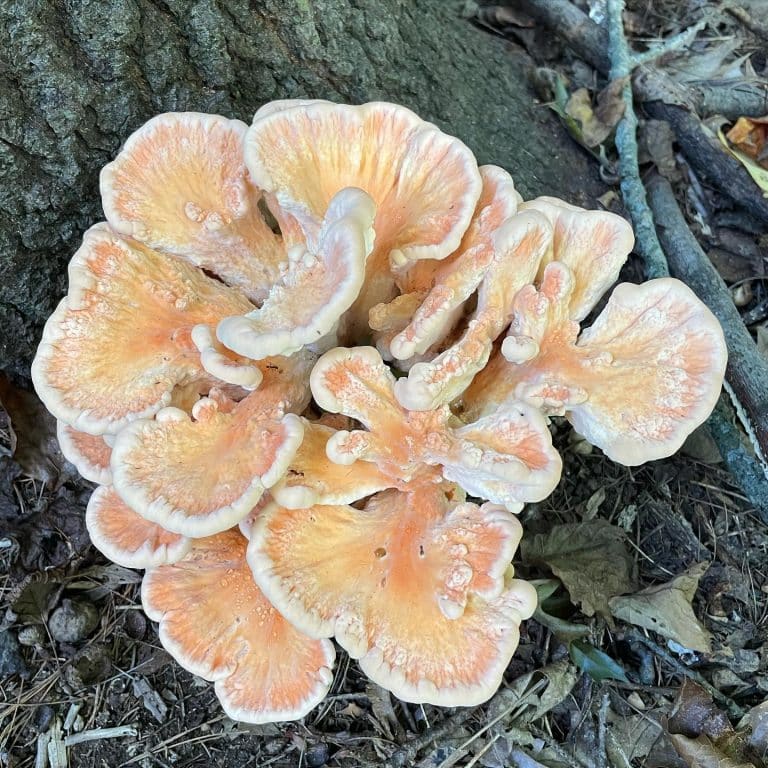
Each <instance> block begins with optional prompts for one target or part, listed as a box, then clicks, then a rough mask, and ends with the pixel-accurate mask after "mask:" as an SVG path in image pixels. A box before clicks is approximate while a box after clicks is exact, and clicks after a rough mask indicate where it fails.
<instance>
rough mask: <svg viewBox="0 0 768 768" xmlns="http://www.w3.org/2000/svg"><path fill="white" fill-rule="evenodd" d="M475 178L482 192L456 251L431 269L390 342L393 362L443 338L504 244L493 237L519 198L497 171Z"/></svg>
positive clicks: (493, 168)
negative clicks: (420, 296)
mask: <svg viewBox="0 0 768 768" xmlns="http://www.w3.org/2000/svg"><path fill="white" fill-rule="evenodd" d="M480 177H481V179H482V183H483V187H482V193H481V195H480V199H479V200H478V201H477V205H476V207H475V211H474V214H473V216H472V220H471V222H470V224H469V228H468V229H467V231H466V232H465V233H464V237H463V238H462V240H461V244H460V245H459V248H458V250H456V251H454V253H452V254H451V256H450V257H448V259H446V263H444V264H443V265H439V266H438V267H437V270H436V272H435V276H434V284H433V286H432V288H431V290H430V291H429V293H428V294H427V295H426V297H425V298H424V300H423V302H422V304H421V306H420V307H419V308H418V309H417V310H416V312H415V313H414V316H413V319H412V320H411V322H410V323H409V324H408V326H407V327H406V328H404V329H403V330H402V331H401V332H400V333H399V334H397V335H396V336H395V337H394V338H393V339H392V343H391V345H390V348H391V351H392V355H393V357H394V358H395V359H397V360H407V359H408V358H409V357H413V356H414V355H417V354H422V353H424V352H426V351H427V350H428V349H429V348H430V347H431V346H432V345H433V344H435V343H436V342H438V341H440V340H441V339H443V338H444V337H445V336H446V334H447V333H448V331H450V329H451V327H452V326H453V324H454V323H455V321H456V317H457V313H460V312H461V310H462V308H463V306H464V304H465V302H466V301H467V299H468V298H469V297H470V296H471V295H472V294H473V293H474V292H475V290H476V289H477V287H478V285H480V283H481V281H482V279H483V277H484V276H485V274H486V272H487V271H488V269H489V268H490V266H491V263H492V262H493V260H494V258H498V250H497V248H498V249H501V248H504V247H505V245H506V244H503V243H497V242H496V239H495V235H496V233H497V231H498V230H499V229H500V228H501V227H502V225H503V224H504V223H505V222H506V221H507V220H508V219H510V218H511V217H512V216H513V215H514V214H515V212H516V211H517V206H518V203H519V202H520V199H521V198H520V195H519V194H518V192H517V190H516V189H515V185H514V182H513V181H512V177H511V176H510V175H509V174H508V173H507V172H506V171H505V170H503V169H502V168H497V167H496V166H493V165H484V166H482V167H481V168H480ZM536 266H538V265H536ZM534 274H535V272H534Z"/></svg>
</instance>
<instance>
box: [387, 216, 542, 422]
mask: <svg viewBox="0 0 768 768" xmlns="http://www.w3.org/2000/svg"><path fill="white" fill-rule="evenodd" d="M551 242H552V229H551V226H550V225H549V223H548V221H547V219H546V218H545V217H544V216H543V215H542V214H540V213H538V212H537V211H533V210H531V211H523V212H521V213H518V214H516V215H514V216H512V217H511V218H507V219H505V220H504V223H503V224H502V225H501V226H499V227H498V228H497V229H494V230H492V232H491V233H490V234H489V235H488V239H487V240H486V241H485V246H486V249H487V256H486V258H487V263H486V265H485V267H484V268H483V270H481V271H480V272H479V273H478V275H477V276H476V277H477V281H476V282H475V287H477V289H478V299H477V309H476V311H475V313H474V316H473V318H472V319H471V320H470V321H469V324H468V325H467V328H466V329H465V331H464V333H463V334H462V335H461V337H460V338H459V339H458V340H457V341H456V342H455V343H454V344H451V345H450V346H448V348H447V349H445V350H444V351H443V352H441V353H440V354H438V355H437V357H435V358H434V359H432V360H430V361H425V362H417V363H416V364H415V365H413V366H412V367H411V368H410V370H409V371H408V377H407V378H404V379H399V380H398V381H397V383H396V384H395V396H396V397H397V400H398V402H399V403H400V404H401V405H403V406H404V407H405V408H409V409H411V410H417V411H422V410H429V409H430V408H436V407H437V406H438V405H442V404H443V403H448V402H450V401H451V400H454V399H455V398H456V397H458V396H459V395H460V394H461V393H462V392H463V391H464V390H465V389H466V388H467V387H468V386H469V384H470V382H471V381H472V379H473V378H474V377H475V375H476V374H477V373H478V372H479V371H480V370H482V369H483V367H484V366H485V364H486V363H487V362H488V358H489V357H490V355H491V350H492V349H493V342H494V341H495V340H496V339H497V337H498V336H499V335H500V334H501V333H502V331H503V330H504V328H506V327H507V325H509V321H510V319H511V316H512V302H513V300H514V297H515V295H516V294H517V292H518V291H519V290H520V289H521V288H522V287H523V286H524V285H527V284H528V283H530V282H531V281H532V280H533V278H534V277H535V276H536V272H537V270H538V268H539V264H540V262H541V259H542V258H543V257H544V255H545V254H546V252H547V250H548V249H550V248H551ZM479 249H480V246H478V250H479ZM463 264H464V257H463V256H462V257H460V259H459V261H458V262H457V265H458V266H461V265H463ZM458 266H457V268H458ZM473 282H474V281H473ZM473 290H474V289H473Z"/></svg>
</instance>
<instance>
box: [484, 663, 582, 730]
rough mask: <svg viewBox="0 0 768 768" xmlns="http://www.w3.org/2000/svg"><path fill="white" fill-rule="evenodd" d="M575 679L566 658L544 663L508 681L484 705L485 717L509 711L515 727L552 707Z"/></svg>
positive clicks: (571, 666)
mask: <svg viewBox="0 0 768 768" xmlns="http://www.w3.org/2000/svg"><path fill="white" fill-rule="evenodd" d="M578 679H579V672H578V670H577V669H576V667H575V666H574V665H573V664H570V663H569V662H568V659H561V660H560V661H556V662H553V663H552V664H548V665H547V666H545V667H542V668H541V669H537V670H534V671H533V672H529V673H528V674H526V675H521V676H520V677H518V678H516V679H515V680H513V681H512V683H511V684H510V685H509V687H508V688H505V689H503V690H502V691H500V692H499V694H497V696H496V698H494V700H493V703H492V705H491V706H490V707H489V708H488V715H487V716H488V718H489V719H490V720H493V719H494V718H495V717H498V716H499V715H502V713H504V712H509V711H510V707H511V708H512V714H511V718H510V721H511V723H513V724H514V725H516V726H520V725H526V724H528V723H531V722H533V721H534V720H538V719H539V718H540V717H541V716H542V715H545V714H546V713H547V712H549V711H550V710H551V709H552V708H553V707H556V706H557V705H558V704H560V702H562V701H563V700H564V699H565V698H566V696H568V694H569V693H570V692H571V691H572V690H573V687H574V686H575V685H576V682H577V680H578Z"/></svg>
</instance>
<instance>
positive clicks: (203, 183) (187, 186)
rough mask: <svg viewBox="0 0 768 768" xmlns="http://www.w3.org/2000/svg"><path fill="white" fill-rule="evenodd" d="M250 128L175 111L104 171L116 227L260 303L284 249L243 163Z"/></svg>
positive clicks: (151, 124)
mask: <svg viewBox="0 0 768 768" xmlns="http://www.w3.org/2000/svg"><path fill="white" fill-rule="evenodd" d="M245 132H246V125H245V123H242V122H240V121H239V120H227V119H226V118H224V117H221V116H219V115H204V114H199V113H196V112H168V113H166V114H162V115H158V116H157V117H154V118H152V119H151V120H149V121H148V122H147V123H145V124H144V125H143V126H142V127H141V128H139V129H138V130H137V131H136V132H135V133H133V134H132V135H131V136H130V137H129V138H128V140H127V141H126V142H125V145H124V146H123V148H122V150H121V151H120V153H119V154H118V156H117V157H116V158H115V160H113V161H112V162H111V163H109V164H108V165H106V166H105V167H104V169H103V170H102V172H101V196H102V202H103V205H104V212H105V214H106V217H107V220H108V221H109V223H110V225H111V226H112V228H113V229H114V230H115V231H116V232H119V233H121V234H123V235H127V236H129V237H132V238H134V239H136V240H139V241H140V242H142V243H145V244H146V245H148V246H149V247H151V248H154V249H156V250H159V251H163V252H165V253H172V254H174V255H176V256H180V257H182V258H184V259H187V260H188V261H189V262H191V263H192V264H194V265H195V266H196V267H202V268H204V269H206V270H208V271H209V272H212V273H213V274H215V275H217V276H218V277H219V278H221V279H222V280H223V281H224V282H225V283H227V284H228V285H233V286H237V287H239V288H241V289H242V290H243V291H244V292H245V293H246V295H247V296H249V297H250V298H251V299H253V300H254V301H261V300H263V299H264V298H265V296H266V295H267V293H268V291H269V288H270V287H271V286H272V285H273V284H274V283H275V282H276V281H277V279H278V278H279V276H280V271H279V266H280V264H281V263H282V262H283V261H284V260H285V250H284V248H283V245H282V243H281V242H280V238H278V237H277V236H276V235H275V234H274V233H273V232H272V230H271V229H270V228H269V226H268V225H267V223H266V222H265V220H264V218H263V216H262V215H261V212H260V211H259V208H258V203H259V198H260V197H261V192H260V191H259V190H258V189H256V188H255V187H254V186H253V183H252V182H251V180H250V178H249V175H248V171H247V169H246V167H245V163H244V160H243V141H244V138H245Z"/></svg>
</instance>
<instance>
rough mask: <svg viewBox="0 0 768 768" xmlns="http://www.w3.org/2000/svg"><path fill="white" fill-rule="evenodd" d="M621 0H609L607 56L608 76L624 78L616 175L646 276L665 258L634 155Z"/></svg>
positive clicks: (661, 270) (664, 271)
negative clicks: (625, 79)
mask: <svg viewBox="0 0 768 768" xmlns="http://www.w3.org/2000/svg"><path fill="white" fill-rule="evenodd" d="M623 10H624V0H608V58H609V60H610V62H611V71H610V77H611V80H617V79H620V78H627V82H626V85H625V86H624V87H623V88H622V92H621V96H622V100H623V101H624V116H623V117H622V118H621V120H620V121H619V124H618V125H617V126H616V147H617V149H618V152H619V164H618V167H619V177H620V180H621V195H622V198H623V199H624V205H625V207H626V208H627V210H628V211H629V216H630V218H631V219H632V224H633V226H634V229H635V235H636V236H637V249H638V251H639V253H640V255H641V256H642V257H643V261H644V262H645V268H646V273H647V277H648V278H655V277H665V276H666V275H669V268H668V267H667V260H666V258H665V257H664V252H663V251H662V249H661V245H660V244H659V240H658V238H657V237H656V230H655V228H654V225H653V216H651V211H650V210H649V208H648V201H647V199H646V197H645V187H643V182H642V181H641V180H640V167H639V164H638V159H637V116H636V115H635V108H634V105H633V100H632V86H631V85H630V81H629V75H630V67H631V57H630V52H629V46H628V45H627V40H626V38H625V37H624V22H623V20H622V12H623Z"/></svg>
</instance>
